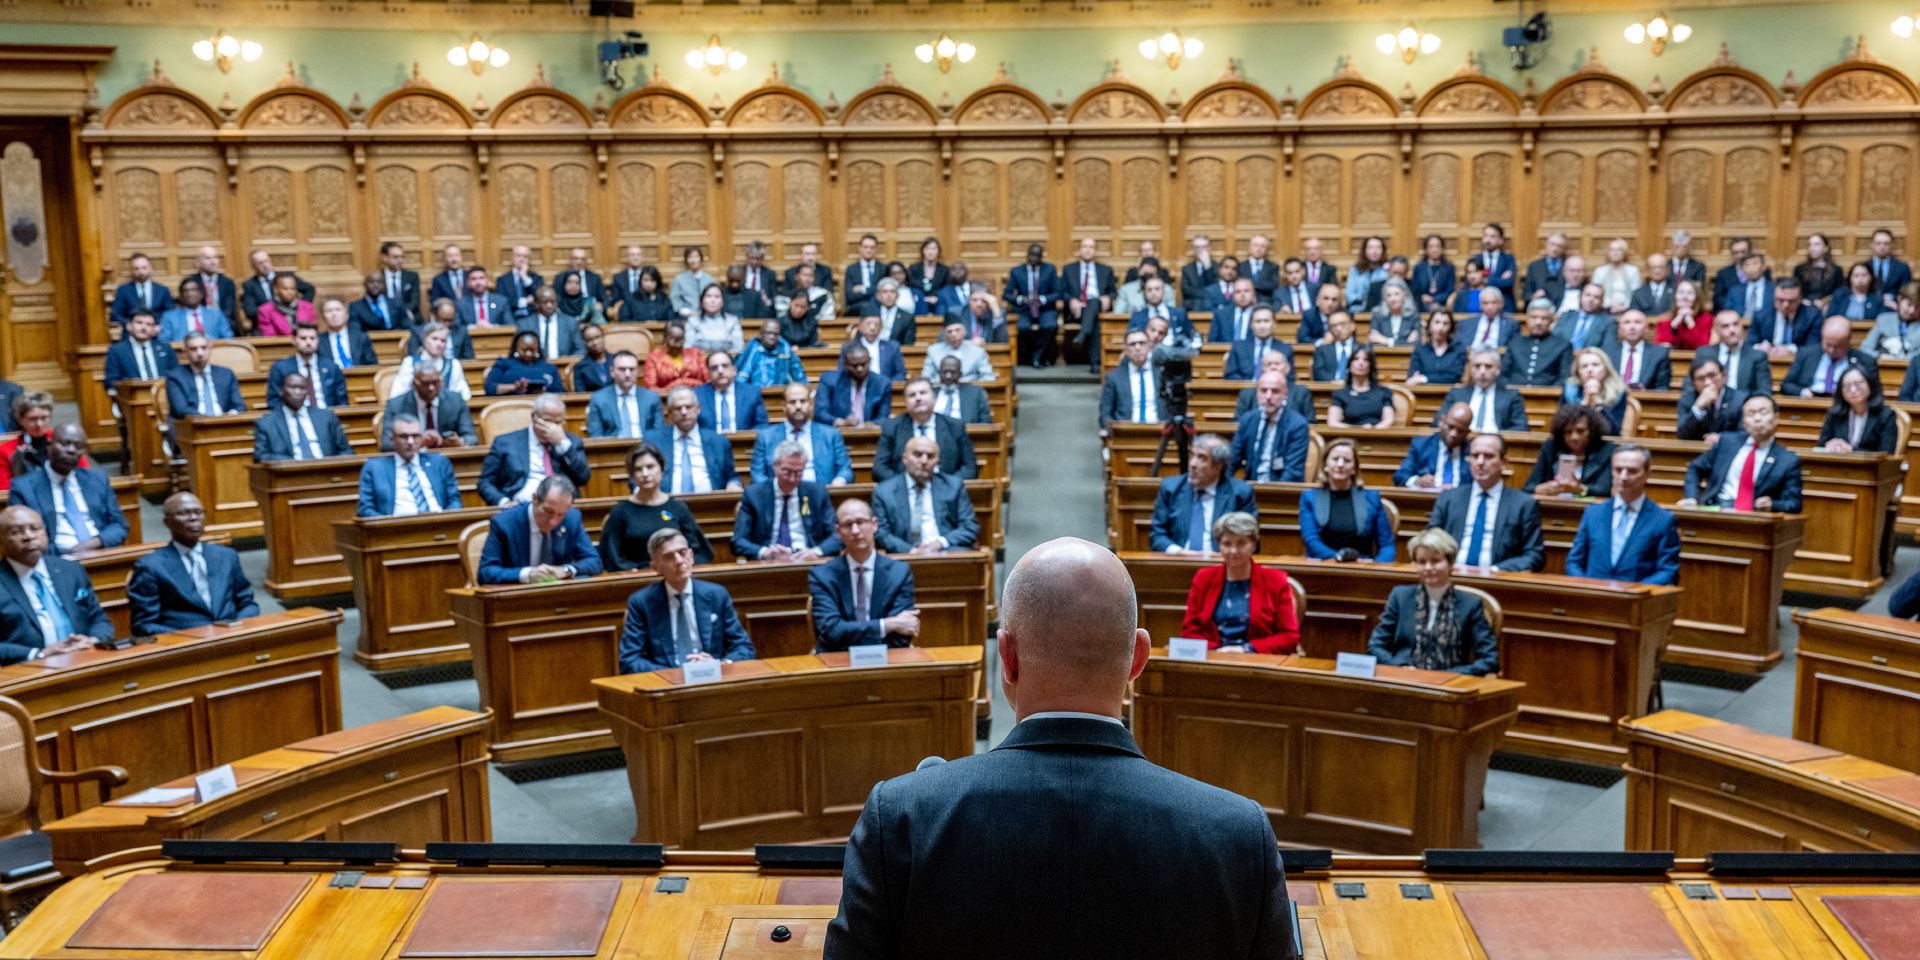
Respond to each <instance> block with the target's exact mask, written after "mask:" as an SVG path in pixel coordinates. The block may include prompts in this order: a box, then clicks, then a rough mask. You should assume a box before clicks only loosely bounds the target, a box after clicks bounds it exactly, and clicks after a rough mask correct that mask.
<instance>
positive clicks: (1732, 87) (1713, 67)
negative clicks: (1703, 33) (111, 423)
mask: <svg viewBox="0 0 1920 960" xmlns="http://www.w3.org/2000/svg"><path fill="white" fill-rule="evenodd" d="M1664 104H1665V106H1666V108H1667V111H1668V112H1670V113H1697V112H1705V111H1718V110H1767V109H1771V108H1773V107H1777V106H1779V105H1780V91H1778V90H1775V89H1774V87H1773V84H1771V83H1768V82H1767V79H1766V78H1765V77H1762V76H1761V75H1759V74H1757V73H1754V72H1753V71H1752V70H1748V69H1747V68H1745V67H1743V66H1741V65H1740V64H1738V63H1735V62H1734V60H1733V57H1731V56H1729V55H1728V53H1727V45H1726V44H1724V43H1723V44H1721V45H1720V59H1718V60H1715V61H1713V62H1712V63H1710V64H1707V66H1706V67H1705V68H1704V69H1702V70H1698V71H1696V72H1694V73H1692V74H1690V75H1688V76H1687V78H1686V79H1684V80H1681V81H1680V82H1679V84H1677V85H1676V86H1674V88H1673V92H1672V93H1670V94H1667V97H1666V100H1665V101H1664Z"/></svg>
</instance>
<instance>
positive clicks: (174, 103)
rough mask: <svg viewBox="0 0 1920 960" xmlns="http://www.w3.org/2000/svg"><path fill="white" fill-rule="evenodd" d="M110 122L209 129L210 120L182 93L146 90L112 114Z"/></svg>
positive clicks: (181, 128)
mask: <svg viewBox="0 0 1920 960" xmlns="http://www.w3.org/2000/svg"><path fill="white" fill-rule="evenodd" d="M113 126H114V127H116V128H119V127H132V128H142V127H145V128H157V129H169V130H212V129H213V122H212V121H211V120H208V119H207V115H206V114H205V113H202V112H201V111H200V108H199V107H196V106H194V105H193V102H192V101H190V100H188V99H187V98H185V97H179V96H174V95H173V94H170V93H149V94H146V95H145V96H142V97H141V98H140V99H138V100H135V101H134V102H132V103H131V104H128V105H127V108H126V109H124V110H122V111H120V112H119V113H118V114H115V115H114V118H113Z"/></svg>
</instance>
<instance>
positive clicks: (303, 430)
mask: <svg viewBox="0 0 1920 960" xmlns="http://www.w3.org/2000/svg"><path fill="white" fill-rule="evenodd" d="M293 458H294V459H295V460H305V459H306V458H307V425H306V424H304V423H301V422H300V415H299V414H297V413H296V414H294V416H293Z"/></svg>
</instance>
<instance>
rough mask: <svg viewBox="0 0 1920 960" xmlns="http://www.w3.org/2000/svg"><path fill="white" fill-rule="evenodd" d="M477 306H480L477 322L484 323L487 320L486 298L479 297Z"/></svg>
mask: <svg viewBox="0 0 1920 960" xmlns="http://www.w3.org/2000/svg"><path fill="white" fill-rule="evenodd" d="M478 306H479V308H480V319H479V321H478V322H479V323H480V324H482V325H484V324H485V323H486V322H487V298H486V297H481V298H480V300H479V303H478Z"/></svg>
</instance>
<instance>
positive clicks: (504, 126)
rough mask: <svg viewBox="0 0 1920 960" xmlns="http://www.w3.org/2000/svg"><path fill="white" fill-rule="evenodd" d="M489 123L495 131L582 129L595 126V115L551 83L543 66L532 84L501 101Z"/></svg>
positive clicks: (573, 97)
mask: <svg viewBox="0 0 1920 960" xmlns="http://www.w3.org/2000/svg"><path fill="white" fill-rule="evenodd" d="M490 122H491V123H492V125H493V127H494V129H496V130H516V129H532V130H582V129H585V128H587V127H591V126H593V114H592V112H591V111H589V110H588V109H587V105H586V104H584V103H581V102H580V100H579V98H577V97H575V96H574V95H572V94H570V93H566V92H564V91H561V90H559V89H557V88H555V87H554V85H553V84H551V83H548V82H547V77H546V68H545V67H544V66H543V67H541V68H540V70H539V72H538V73H537V74H535V76H534V79H533V82H532V83H529V84H527V85H526V86H524V87H521V88H520V89H518V90H515V91H514V92H512V93H509V94H507V95H506V96H505V97H504V98H502V99H501V100H500V104H499V105H498V106H496V107H494V108H493V113H492V120H491V121H490Z"/></svg>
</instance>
